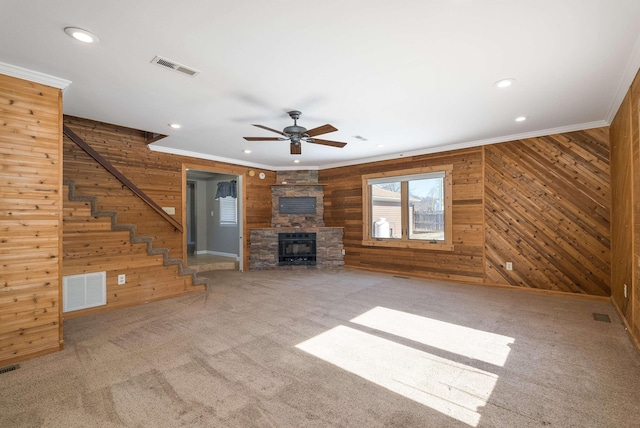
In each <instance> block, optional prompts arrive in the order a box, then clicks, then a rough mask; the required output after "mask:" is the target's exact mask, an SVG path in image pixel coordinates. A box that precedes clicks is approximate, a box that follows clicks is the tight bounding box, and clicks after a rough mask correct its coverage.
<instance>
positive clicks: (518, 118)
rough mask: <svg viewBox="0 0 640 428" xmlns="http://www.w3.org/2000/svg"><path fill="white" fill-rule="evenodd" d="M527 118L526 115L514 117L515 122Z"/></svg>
mask: <svg viewBox="0 0 640 428" xmlns="http://www.w3.org/2000/svg"><path fill="white" fill-rule="evenodd" d="M525 120H527V116H518V117H516V122H524V121H525Z"/></svg>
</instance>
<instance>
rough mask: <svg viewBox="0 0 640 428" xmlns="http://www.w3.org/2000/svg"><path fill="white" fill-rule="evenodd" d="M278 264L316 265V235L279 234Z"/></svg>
mask: <svg viewBox="0 0 640 428" xmlns="http://www.w3.org/2000/svg"><path fill="white" fill-rule="evenodd" d="M278 263H279V265H280V266H289V265H311V266H314V265H315V264H316V234H315V233H279V234H278Z"/></svg>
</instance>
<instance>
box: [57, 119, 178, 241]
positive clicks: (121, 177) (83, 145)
mask: <svg viewBox="0 0 640 428" xmlns="http://www.w3.org/2000/svg"><path fill="white" fill-rule="evenodd" d="M62 130H63V132H64V135H66V136H67V137H68V138H69V139H70V140H71V141H73V142H74V143H76V145H77V146H78V147H80V148H81V149H82V150H84V151H85V152H86V153H87V154H88V155H89V156H91V157H92V158H93V159H95V161H96V162H98V163H99V164H100V165H102V167H103V168H104V169H106V170H107V171H109V172H110V173H111V175H113V176H114V177H115V178H117V179H118V180H119V181H120V182H121V183H122V184H124V185H125V186H127V187H128V188H129V189H130V190H131V191H132V192H133V193H135V194H136V195H137V196H138V197H139V198H140V199H142V200H143V201H144V202H145V203H146V204H147V205H149V206H150V207H151V208H152V209H153V210H154V211H155V212H157V213H158V214H160V216H161V217H162V218H163V219H165V220H166V221H167V222H169V224H171V225H172V226H173V227H175V228H176V230H178V231H179V232H182V231H183V228H182V225H181V224H180V223H178V222H177V221H176V219H174V218H173V217H171V216H170V215H169V214H167V213H166V212H165V211H164V210H163V209H162V207H161V206H160V205H158V204H157V203H155V202H154V201H153V199H151V198H150V197H149V196H148V195H147V194H146V193H144V192H143V191H142V190H141V189H140V188H139V187H138V186H136V185H135V184H133V183H132V182H131V180H129V179H128V178H127V177H125V176H124V174H122V173H121V172H120V171H119V170H118V169H117V168H116V167H115V166H113V165H112V164H111V162H109V161H108V160H107V159H105V158H104V157H103V156H102V155H101V154H100V153H98V152H96V151H95V150H94V149H93V148H92V147H91V146H90V145H89V144H87V143H86V142H85V141H84V140H83V139H82V138H80V137H79V136H78V135H77V134H76V133H75V132H73V131H72V130H71V129H70V128H69V127H68V126H67V125H62Z"/></svg>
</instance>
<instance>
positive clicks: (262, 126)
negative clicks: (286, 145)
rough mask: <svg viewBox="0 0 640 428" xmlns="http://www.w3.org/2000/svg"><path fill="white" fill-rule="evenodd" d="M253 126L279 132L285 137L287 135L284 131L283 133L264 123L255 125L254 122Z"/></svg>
mask: <svg viewBox="0 0 640 428" xmlns="http://www.w3.org/2000/svg"><path fill="white" fill-rule="evenodd" d="M253 126H257V127H258V128H262V129H266V130H267V131H271V132H275V133H276V134H280V135H284V136H285V137H288V135H287V134H285V133H284V132H282V131H278V130H277V129H273V128H269V127H266V126H264V125H256V124H253Z"/></svg>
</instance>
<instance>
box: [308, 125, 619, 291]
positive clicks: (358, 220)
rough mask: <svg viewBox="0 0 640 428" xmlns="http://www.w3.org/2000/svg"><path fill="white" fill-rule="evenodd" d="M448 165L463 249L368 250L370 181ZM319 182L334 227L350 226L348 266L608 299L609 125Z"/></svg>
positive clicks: (366, 167)
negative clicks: (365, 226)
mask: <svg viewBox="0 0 640 428" xmlns="http://www.w3.org/2000/svg"><path fill="white" fill-rule="evenodd" d="M446 163H453V165H454V170H453V225H454V227H453V229H454V245H455V247H454V248H455V250H454V251H452V252H446V251H443V252H437V251H429V250H413V249H395V248H381V247H376V248H373V247H364V246H362V245H361V239H362V226H361V224H362V190H361V181H360V176H361V175H362V174H366V173H370V172H383V171H393V170H400V169H408V168H415V167H419V166H430V165H437V164H446ZM320 181H321V183H322V184H324V185H325V223H326V224H327V226H344V227H345V250H346V255H345V266H347V267H354V268H361V269H370V270H377V271H382V272H390V273H396V274H400V275H402V274H410V275H415V276H421V277H428V278H435V279H447V280H456V281H465V282H472V283H484V284H493V285H495V284H498V285H506V286H517V287H528V288H536V289H543V290H556V291H563V292H572V293H581V294H591V295H596V296H606V295H608V294H609V291H610V269H609V264H610V232H609V208H610V195H609V145H608V129H607V128H601V129H595V130H589V131H582V132H572V133H567V134H562V135H554V136H549V137H543V138H535V139H530V140H523V141H513V142H507V143H502V144H495V145H490V146H485V147H483V148H474V149H465V150H459V151H453V152H448V153H439V154H432V155H424V156H415V157H411V158H405V159H398V160H392V161H385V162H376V163H370V164H363V165H355V166H349V167H342V168H334V169H327V170H321V171H320ZM506 261H511V262H512V263H513V268H514V270H513V271H509V272H508V271H506V270H505V269H504V267H503V266H504V262H506Z"/></svg>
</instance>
